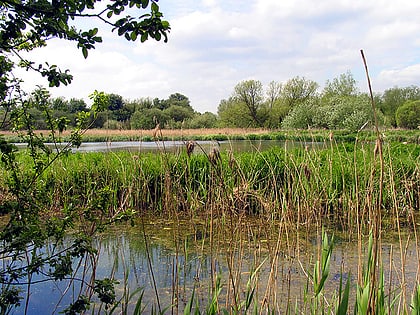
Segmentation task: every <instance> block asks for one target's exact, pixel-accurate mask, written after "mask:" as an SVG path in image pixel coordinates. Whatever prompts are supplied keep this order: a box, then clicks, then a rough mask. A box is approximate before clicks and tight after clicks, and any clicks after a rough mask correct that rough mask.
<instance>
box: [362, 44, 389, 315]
mask: <svg viewBox="0 0 420 315" xmlns="http://www.w3.org/2000/svg"><path fill="white" fill-rule="evenodd" d="M360 53H361V55H362V59H363V64H364V66H365V72H366V78H367V83H368V88H369V94H370V101H371V106H372V111H373V118H374V126H375V132H376V144H375V149H374V161H373V168H372V172H371V178H370V185H371V187H373V185H374V178H375V172H376V157H377V155H379V163H380V173H379V190H378V197H377V198H376V203H374V204H373V205H372V207H373V208H372V216H371V220H372V222H373V229H372V232H373V233H372V235H373V261H374V264H373V268H372V270H371V279H372V288H371V292H370V305H369V312H370V313H371V314H375V307H376V302H377V298H378V296H377V294H376V291H377V288H378V287H377V286H378V279H377V273H378V265H379V264H378V262H379V259H380V257H381V256H380V251H381V246H380V241H381V225H382V218H381V211H382V194H383V182H384V158H383V148H382V137H381V134H380V132H379V124H378V118H377V115H376V106H375V99H374V97H373V92H372V85H371V82H370V76H369V70H368V66H367V62H366V58H365V55H364V52H363V49H362V50H360ZM371 197H372V198H373V195H372V196H371Z"/></svg>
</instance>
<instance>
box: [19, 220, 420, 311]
mask: <svg viewBox="0 0 420 315" xmlns="http://www.w3.org/2000/svg"><path fill="white" fill-rule="evenodd" d="M173 226H174V225H173V223H168V224H166V225H165V224H158V223H156V224H154V223H150V224H149V225H147V233H148V235H147V237H148V241H149V244H148V246H149V254H150V260H151V265H152V269H153V274H154V280H155V282H156V285H157V289H158V292H159V293H158V294H159V299H160V303H161V305H162V307H166V306H168V305H170V303H171V296H172V291H173V287H174V281H175V277H174V274H175V273H177V274H178V276H177V280H178V285H179V293H180V296H181V298H182V299H184V300H182V299H181V300H180V311H181V313H182V312H183V310H182V307H183V305H184V304H183V302H186V301H188V299H189V298H190V297H191V294H192V289H193V287H195V288H196V297H198V298H199V299H200V303H201V306H205V305H207V303H208V297H209V296H210V293H209V292H210V291H209V287H210V279H211V264H212V261H213V262H214V266H215V268H216V269H215V270H216V272H215V274H219V275H220V276H221V279H222V281H221V283H222V286H223V290H222V292H221V295H220V300H219V301H220V302H221V301H223V300H224V299H225V296H226V295H225V294H226V289H227V287H228V286H229V281H228V271H229V267H228V265H227V263H228V261H230V260H229V257H230V255H229V248H231V249H232V248H234V249H235V250H234V254H233V256H234V259H233V261H232V265H231V266H230V268H231V270H232V272H233V274H235V275H236V276H239V275H240V277H241V281H242V284H241V285H242V289H241V290H242V291H241V292H243V290H245V288H246V282H247V281H248V279H249V277H250V275H251V273H252V271H253V270H255V268H256V267H257V266H259V265H261V266H260V273H259V274H258V275H259V283H258V290H259V295H257V296H258V297H259V298H262V296H263V294H264V292H265V289H266V285H267V283H268V278H269V274H270V262H271V260H270V259H266V257H268V252H269V251H268V248H269V247H268V243H267V240H266V239H264V237H263V235H265V233H262V234H261V235H260V236H259V237H258V236H257V235H256V234H253V233H252V236H251V235H248V239H246V238H243V239H242V240H241V246H239V243H236V244H234V243H231V242H229V237H231V236H232V235H230V233H231V231H226V232H224V233H221V234H217V233H216V234H215V238H214V244H215V245H214V254H213V256H212V257H211V256H210V253H209V246H208V241H209V240H208V235H207V238H204V239H203V236H204V235H206V234H205V233H204V230H201V229H204V227H203V226H202V227H198V228H197V230H196V232H195V234H194V233H193V234H191V233H190V232H188V231H189V230H191V226H189V227H186V228H185V229H184V228H183V227H182V226H180V229H181V231H179V233H181V234H183V235H184V236H183V237H185V238H184V239H183V237H181V236H180V239H179V244H178V246H179V247H178V255H177V254H176V251H175V244H174V241H173V235H174V231H173V229H172V227H173ZM140 229H141V227H140V226H135V227H134V228H131V227H122V226H118V227H116V228H115V229H113V230H112V231H110V232H108V233H107V234H105V235H103V237H101V239H100V240H97V242H96V244H95V246H96V248H99V260H98V264H97V268H96V277H97V278H98V279H99V278H105V277H110V276H111V275H112V274H113V275H114V278H115V279H117V280H118V281H119V282H120V285H117V286H116V295H117V298H119V297H121V296H122V294H123V287H124V278H125V274H128V278H127V279H128V280H127V283H128V287H129V289H130V292H134V290H136V289H137V288H143V289H144V300H143V301H144V302H145V303H147V305H148V308H147V309H146V313H148V311H150V307H151V306H152V305H153V304H155V305H156V296H155V293H154V287H153V285H152V278H151V273H150V268H149V262H148V259H147V257H148V255H147V252H146V249H145V248H146V247H145V243H144V238H143V234H142V232H141V230H140ZM200 231H201V232H200ZM245 234H246V233H245ZM260 237H261V238H260ZM195 238H197V239H196V240H194V239H195ZM317 239H318V240H319V238H315V237H314V238H312V239H310V240H308V241H307V242H303V241H300V242H298V243H299V244H300V245H299V247H300V249H299V250H300V251H298V246H296V245H295V244H294V243H293V240H291V239H289V240H288V242H291V243H290V245H291V246H287V245H286V243H285V244H283V246H281V248H280V251H279V253H278V254H277V256H276V258H277V265H276V272H277V274H276V276H277V280H276V281H277V282H276V292H277V295H278V299H279V300H278V302H279V304H280V305H285V303H286V302H287V294H290V297H291V301H292V304H293V305H294V303H295V302H296V301H300V300H299V299H300V298H302V292H303V289H304V287H305V285H306V283H307V279H306V275H305V273H307V272H312V269H313V263H314V261H315V259H316V252H317V242H316V240H317ZM336 240H337V241H336V244H335V247H334V250H333V254H332V256H331V261H330V276H329V278H328V280H327V283H326V294H327V296H329V295H330V294H332V293H333V292H334V291H336V290H338V287H339V281H340V274H341V268H342V267H343V268H344V279H346V278H347V277H348V275H349V272H350V273H351V280H352V285H353V286H352V290H353V292H352V293H351V297H354V294H353V293H354V292H355V291H354V290H355V287H354V285H355V281H356V279H357V264H358V248H357V242H351V243H348V242H346V241H345V240H344V239H342V240H340V239H338V238H336ZM203 241H204V243H203ZM273 242H274V243H273V244H271V245H273V246H274V247H275V242H276V240H275V238H274V239H273ZM282 242H283V241H282ZM186 244H187V245H186ZM404 244H405V243H404ZM202 245H205V246H204V247H202ZM274 247H271V249H272V250H273V248H274ZM185 248H186V249H187V253H188V254H187V257H188V259H187V261H186V258H185V257H186V256H185V255H184V249H185ZM407 249H408V250H407V257H406V261H407V265H406V267H405V268H406V281H407V285H408V290H409V291H408V292H410V294H411V290H412V288H413V285H414V283H415V281H416V271H417V262H416V248H415V244H410V245H409V246H408V247H407ZM366 250H367V246H366V247H364V248H362V251H363V253H364V254H366ZM391 253H392V254H393V257H392V264H393V265H392V268H395V269H393V272H400V270H401V269H400V268H401V267H400V253H399V250H398V245H397V243H392V242H386V241H383V245H382V257H383V261H382V263H383V266H384V272H385V275H386V276H385V287H387V285H388V283H389V278H388V275H389V270H388V269H389V266H390V258H391V257H390V255H391ZM271 258H272V257H271ZM79 276H80V273H79ZM393 281H394V283H395V285H394V287H395V288H398V285H399V283H398V277H393ZM64 288H65V282H56V283H51V282H48V283H43V284H37V285H33V286H32V291H31V299H30V307H29V314H48V313H51V312H52V310H54V308H55V305H56V303H57V301H58V300H59V298H60V296H61V292H62V291H63V290H64ZM75 292H78V291H75ZM71 295H72V290H70V291H69V294H68V295H67V296H66V297H65V298H64V299H63V301H62V304H63V305H66V304H68V303H69V302H70V301H71ZM241 298H243V295H241ZM136 301H137V300H136V298H133V299H132V300H131V303H132V307H134V304H135V302H136ZM22 305H24V303H22ZM60 309H62V308H60V307H59V308H58V310H60ZM21 310H22V308H20V309H18V310H17V312H15V314H20V313H21Z"/></svg>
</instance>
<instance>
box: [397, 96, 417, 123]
mask: <svg viewBox="0 0 420 315" xmlns="http://www.w3.org/2000/svg"><path fill="white" fill-rule="evenodd" d="M395 119H396V121H397V126H398V127H401V128H407V129H416V128H419V127H420V101H408V102H406V103H404V104H403V105H401V106H400V107H398V109H397V112H396V113H395Z"/></svg>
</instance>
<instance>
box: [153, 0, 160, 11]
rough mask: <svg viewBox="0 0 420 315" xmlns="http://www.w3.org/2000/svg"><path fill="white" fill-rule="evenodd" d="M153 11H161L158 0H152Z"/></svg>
mask: <svg viewBox="0 0 420 315" xmlns="http://www.w3.org/2000/svg"><path fill="white" fill-rule="evenodd" d="M152 11H153V12H159V6H158V5H157V3H156V2H152Z"/></svg>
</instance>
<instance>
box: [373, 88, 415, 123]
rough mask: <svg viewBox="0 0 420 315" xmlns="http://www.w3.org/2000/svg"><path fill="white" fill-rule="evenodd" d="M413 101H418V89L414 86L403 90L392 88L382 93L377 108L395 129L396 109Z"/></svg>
mask: <svg viewBox="0 0 420 315" xmlns="http://www.w3.org/2000/svg"><path fill="white" fill-rule="evenodd" d="M415 100H420V87H418V86H414V85H412V86H408V87H404V88H400V87H393V88H391V89H387V90H385V91H384V93H383V95H382V98H381V102H380V103H379V106H378V108H379V109H380V110H381V111H382V113H383V114H384V115H385V117H386V118H387V120H388V121H389V123H390V124H391V125H392V126H394V127H396V126H397V122H396V117H395V114H396V112H397V110H398V108H399V107H400V106H402V105H403V104H404V103H406V102H407V101H415Z"/></svg>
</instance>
